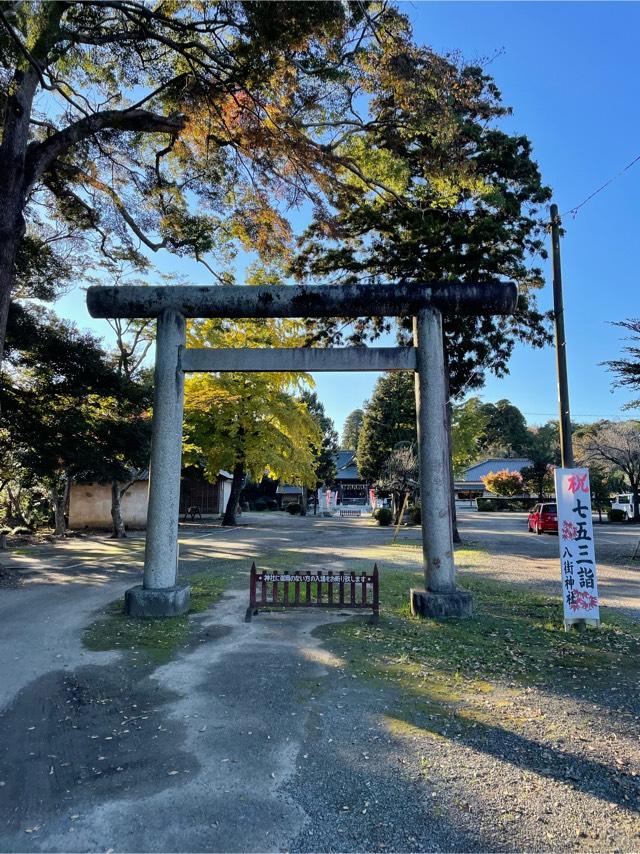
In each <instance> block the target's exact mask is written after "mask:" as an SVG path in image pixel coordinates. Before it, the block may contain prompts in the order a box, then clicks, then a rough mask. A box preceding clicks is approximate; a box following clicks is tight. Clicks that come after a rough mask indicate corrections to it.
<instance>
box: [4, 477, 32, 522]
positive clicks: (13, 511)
mask: <svg viewBox="0 0 640 854" xmlns="http://www.w3.org/2000/svg"><path fill="white" fill-rule="evenodd" d="M7 495H8V497H9V501H8V502H7V504H8V507H9V516H10V517H11V518H13V519H17V520H18V522H19V523H20V524H21V525H24V527H25V528H30V527H31V520H29V519H27V517H26V516H25V515H24V513H23V512H22V507H21V506H20V491H19V492H18V494H17V495H14V494H13V491H12V489H11V485H10V484H7Z"/></svg>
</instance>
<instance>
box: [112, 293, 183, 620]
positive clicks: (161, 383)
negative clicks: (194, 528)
mask: <svg viewBox="0 0 640 854" xmlns="http://www.w3.org/2000/svg"><path fill="white" fill-rule="evenodd" d="M185 330H186V324H185V319H184V316H183V315H182V314H180V313H179V312H177V311H173V310H171V309H165V310H164V311H162V313H161V314H160V315H159V316H158V326H157V335H156V364H155V372H154V392H153V428H152V433H151V469H150V473H149V509H148V512H147V538H146V548H145V555H144V580H143V583H142V584H141V585H138V586H137V587H132V588H131V589H130V590H127V592H126V594H125V612H126V613H127V614H130V615H131V616H132V617H175V616H178V615H179V614H184V613H186V612H187V611H188V610H189V605H190V600H191V588H190V587H189V586H188V585H187V584H178V583H177V579H178V547H177V542H178V514H179V511H180V466H181V457H182V441H181V437H182V415H183V410H184V373H183V371H182V369H181V366H180V348H181V347H184V345H185V343H186V331H185Z"/></svg>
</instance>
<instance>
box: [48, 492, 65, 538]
mask: <svg viewBox="0 0 640 854" xmlns="http://www.w3.org/2000/svg"><path fill="white" fill-rule="evenodd" d="M51 504H52V506H53V516H54V520H55V522H54V528H55V531H54V533H55V535H56V537H64V535H65V531H66V530H67V526H66V523H65V519H64V495H60V493H59V492H58V490H57V489H56V488H55V486H52V487H51Z"/></svg>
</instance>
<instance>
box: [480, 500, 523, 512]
mask: <svg viewBox="0 0 640 854" xmlns="http://www.w3.org/2000/svg"><path fill="white" fill-rule="evenodd" d="M531 504H532V499H531V498H476V505H477V507H478V512H480V513H493V512H496V511H497V512H502V511H508V512H516V511H519V512H522V511H529V510H530V509H531Z"/></svg>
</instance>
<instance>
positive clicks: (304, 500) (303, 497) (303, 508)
mask: <svg viewBox="0 0 640 854" xmlns="http://www.w3.org/2000/svg"><path fill="white" fill-rule="evenodd" d="M307 495H308V492H307V487H306V486H303V487H302V495H301V496H300V515H301V516H306V515H307Z"/></svg>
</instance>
